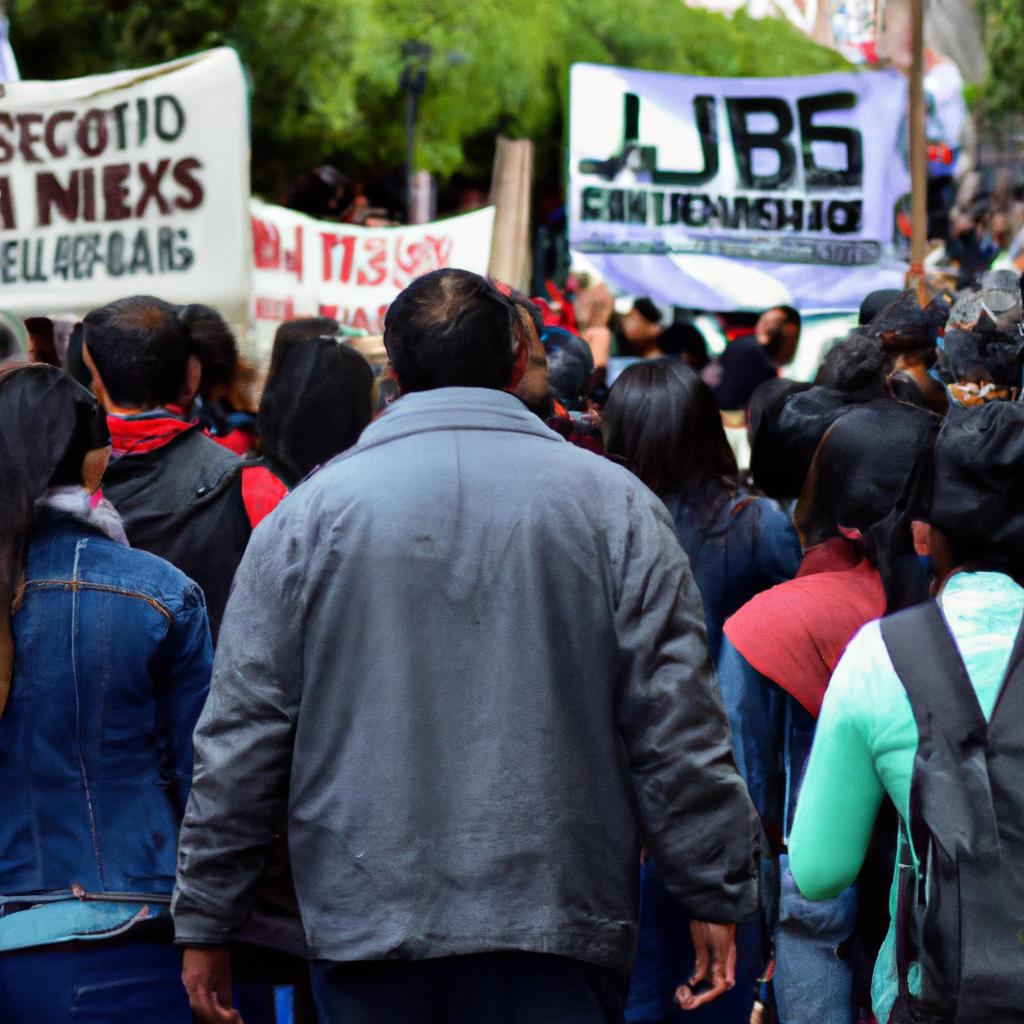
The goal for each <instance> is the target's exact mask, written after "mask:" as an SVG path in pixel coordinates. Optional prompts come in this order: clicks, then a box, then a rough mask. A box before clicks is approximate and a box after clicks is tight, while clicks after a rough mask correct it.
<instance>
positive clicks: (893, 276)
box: [569, 64, 910, 310]
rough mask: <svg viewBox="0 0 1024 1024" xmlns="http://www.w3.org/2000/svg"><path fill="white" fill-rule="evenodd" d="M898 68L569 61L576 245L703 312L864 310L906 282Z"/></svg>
mask: <svg viewBox="0 0 1024 1024" xmlns="http://www.w3.org/2000/svg"><path fill="white" fill-rule="evenodd" d="M906 109H907V102H906V83H905V80H904V79H903V77H902V76H901V75H899V74H898V73H896V72H882V71H871V72H868V71H865V72H858V73H849V74H845V73H844V74H828V75H812V76H806V77H795V78H743V79H729V78H694V77H689V76H684V75H670V74H660V73H654V72H645V71H632V70H626V69H622V68H611V67H601V66H597V65H590V64H576V65H574V66H573V68H572V72H571V82H570V134H569V176H570V216H569V242H570V245H571V247H572V248H573V249H574V250H575V251H577V252H580V253H582V254H584V256H585V258H586V260H587V261H588V262H589V263H590V264H592V265H593V266H594V268H595V269H597V270H598V271H599V272H600V273H601V274H603V275H604V276H605V277H606V278H607V279H608V280H609V282H610V283H611V284H612V285H613V286H617V287H619V288H621V289H622V290H624V291H627V292H632V293H633V294H645V295H650V296H651V297H652V298H654V299H656V300H659V301H661V302H665V303H670V304H674V305H677V306H691V307H696V308H700V309H709V310H728V309H743V308H748V309H754V308H760V307H764V306H766V305H770V304H774V303H779V302H788V303H791V304H793V305H796V306H798V307H801V308H816V309H824V308H833V309H844V308H856V306H857V305H858V304H859V303H860V301H861V299H862V298H863V297H864V295H865V294H867V293H868V292H870V291H872V290H873V289H875V288H884V287H899V286H900V284H901V282H902V276H903V274H904V273H905V271H906V266H905V265H904V264H903V263H902V262H901V261H900V260H898V259H897V258H896V253H895V250H894V247H893V237H894V225H895V214H896V207H897V203H898V202H899V200H900V199H901V197H903V196H904V195H905V194H906V192H907V190H908V189H909V185H910V179H909V172H908V170H907V159H906V122H905V114H906Z"/></svg>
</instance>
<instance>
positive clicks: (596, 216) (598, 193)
mask: <svg viewBox="0 0 1024 1024" xmlns="http://www.w3.org/2000/svg"><path fill="white" fill-rule="evenodd" d="M605 194H606V193H605V190H604V189H603V188H597V187H596V186H594V185H588V186H587V187H586V188H585V189H584V190H583V192H582V194H581V195H580V204H581V207H582V208H581V210H580V219H581V220H604V219H605V218H604V216H603V214H604V208H605V204H604V197H605Z"/></svg>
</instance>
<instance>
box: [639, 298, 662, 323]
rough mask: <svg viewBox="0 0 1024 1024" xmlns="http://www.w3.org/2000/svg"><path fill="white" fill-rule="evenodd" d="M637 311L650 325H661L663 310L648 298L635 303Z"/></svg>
mask: <svg viewBox="0 0 1024 1024" xmlns="http://www.w3.org/2000/svg"><path fill="white" fill-rule="evenodd" d="M633 309H635V310H636V311H637V312H638V313H639V314H640V315H641V316H642V317H643V318H644V319H645V320H646V321H647V322H648V323H649V324H660V323H661V310H660V309H658V307H657V306H656V305H655V304H654V303H653V302H652V301H651V300H650V299H648V298H646V297H644V298H642V299H637V300H636V302H634V303H633Z"/></svg>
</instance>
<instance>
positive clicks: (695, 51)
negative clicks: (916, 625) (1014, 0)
mask: <svg viewBox="0 0 1024 1024" xmlns="http://www.w3.org/2000/svg"><path fill="white" fill-rule="evenodd" d="M10 15H11V22H12V41H13V44H14V46H15V52H16V53H17V55H18V59H19V62H20V64H21V66H22V71H23V74H25V76H26V77H31V78H67V77H73V76H77V75H84V74H92V73H96V72H100V71H107V70H111V69H114V68H123V67H136V66H143V65H146V64H153V63H158V62H160V61H164V60H170V59H172V58H175V57H179V56H182V55H183V54H187V53H191V52H195V51H196V50H200V49H204V48H207V47H210V46H216V45H221V44H228V45H232V46H234V47H236V48H237V50H238V51H239V53H240V54H241V56H242V60H243V61H244V63H245V65H246V67H247V68H248V70H249V75H250V79H251V83H252V93H253V95H252V120H253V180H254V185H255V187H256V188H257V189H258V190H261V191H263V192H264V193H266V194H270V195H274V194H276V193H277V192H278V191H279V189H280V187H281V186H282V185H283V183H284V182H286V181H287V180H288V178H289V177H291V176H292V175H294V174H295V173H297V172H299V171H301V170H304V169H306V168H308V167H310V166H313V165H315V164H317V163H321V162H325V161H334V162H336V163H338V164H339V166H342V167H344V168H346V169H348V170H350V171H353V172H355V173H374V172H376V173H379V172H381V171H386V170H391V169H396V168H400V167H401V165H402V161H403V159H404V147H405V136H404V110H405V100H404V94H403V92H402V90H401V88H400V85H399V79H400V76H401V71H402V67H403V57H402V44H403V43H404V42H405V41H406V40H407V39H415V40H419V41H423V42H426V43H429V44H430V45H431V47H432V56H431V58H430V62H429V66H428V75H427V86H426V92H425V93H424V96H423V98H422V103H421V112H420V118H419V126H420V128H419V135H418V143H417V147H418V148H417V163H418V165H419V166H421V167H425V168H427V169H429V170H432V171H435V172H437V173H438V174H439V175H441V177H442V178H444V177H447V176H450V175H452V174H454V173H456V172H461V173H462V174H466V173H467V172H468V174H469V176H472V175H473V174H474V173H476V174H478V175H479V176H480V178H481V180H484V178H485V176H486V170H487V166H486V165H487V162H488V161H489V158H490V141H491V140H492V139H493V136H494V135H495V134H496V133H497V132H503V133H505V134H508V135H511V136H515V137H528V138H532V139H534V140H535V141H536V142H537V143H538V147H539V154H540V165H541V167H542V169H546V170H547V171H548V172H549V173H552V172H553V173H554V175H555V176H556V177H557V174H558V167H559V155H558V154H559V153H560V151H561V147H562V129H563V112H564V110H565V106H566V102H567V95H566V94H567V87H568V69H569V66H570V64H572V63H574V62H576V61H590V62H595V63H609V64H619V65H623V66H629V67H638V68H647V69H651V70H661V71H674V72H679V73H686V74H705V75H725V76H737V75H789V74H811V73H815V72H821V71H830V70H836V69H838V68H842V67H845V64H844V62H843V60H842V58H840V57H839V56H838V55H837V54H835V53H833V52H832V51H829V50H826V49H824V48H822V47H819V46H816V45H815V44H813V43H812V42H810V41H809V40H807V39H806V38H805V37H804V36H802V35H801V34H800V33H799V32H798V31H797V30H796V29H794V28H792V27H791V26H790V25H788V24H787V23H785V22H783V21H777V20H771V19H768V20H763V21H754V20H753V19H751V18H749V17H747V16H746V15H744V14H743V13H740V14H737V15H736V16H735V17H734V18H733V19H732V20H729V19H727V18H725V17H723V16H722V15H718V14H712V13H709V12H707V11H703V10H699V9H694V8H690V7H687V6H685V5H684V4H683V3H682V2H681V0H475V2H473V3H466V2H465V0H431V2H430V3H423V2H421V0H219V2H218V0H175V2H174V3H172V4H168V3H166V2H160V0H60V2H59V3H58V2H56V0H13V2H12V3H11V4H10Z"/></svg>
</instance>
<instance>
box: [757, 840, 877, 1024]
mask: <svg viewBox="0 0 1024 1024" xmlns="http://www.w3.org/2000/svg"><path fill="white" fill-rule="evenodd" d="M779 867H780V874H781V879H782V884H781V891H780V893H779V921H778V924H777V925H776V928H775V986H774V987H775V1000H776V1003H777V1004H778V1010H779V1021H780V1024H853V1022H854V1021H855V1020H856V1018H857V1014H856V1010H855V1008H854V1004H853V964H852V962H851V960H850V958H849V954H848V953H847V955H846V956H845V957H844V956H843V955H842V954H843V949H842V946H843V944H844V943H845V944H846V945H847V946H849V942H848V940H849V939H850V937H851V936H852V935H853V929H854V924H855V921H856V915H857V895H856V891H855V890H854V888H853V886H851V887H850V888H849V889H846V890H845V891H844V892H841V893H840V894H839V895H838V896H836V897H835V898H833V899H830V900H821V901H818V902H811V901H810V900H806V899H804V897H803V896H801V895H800V892H799V890H798V889H797V887H796V883H795V882H794V881H793V876H792V874H790V871H789V858H788V857H785V856H783V857H780V858H779Z"/></svg>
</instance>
